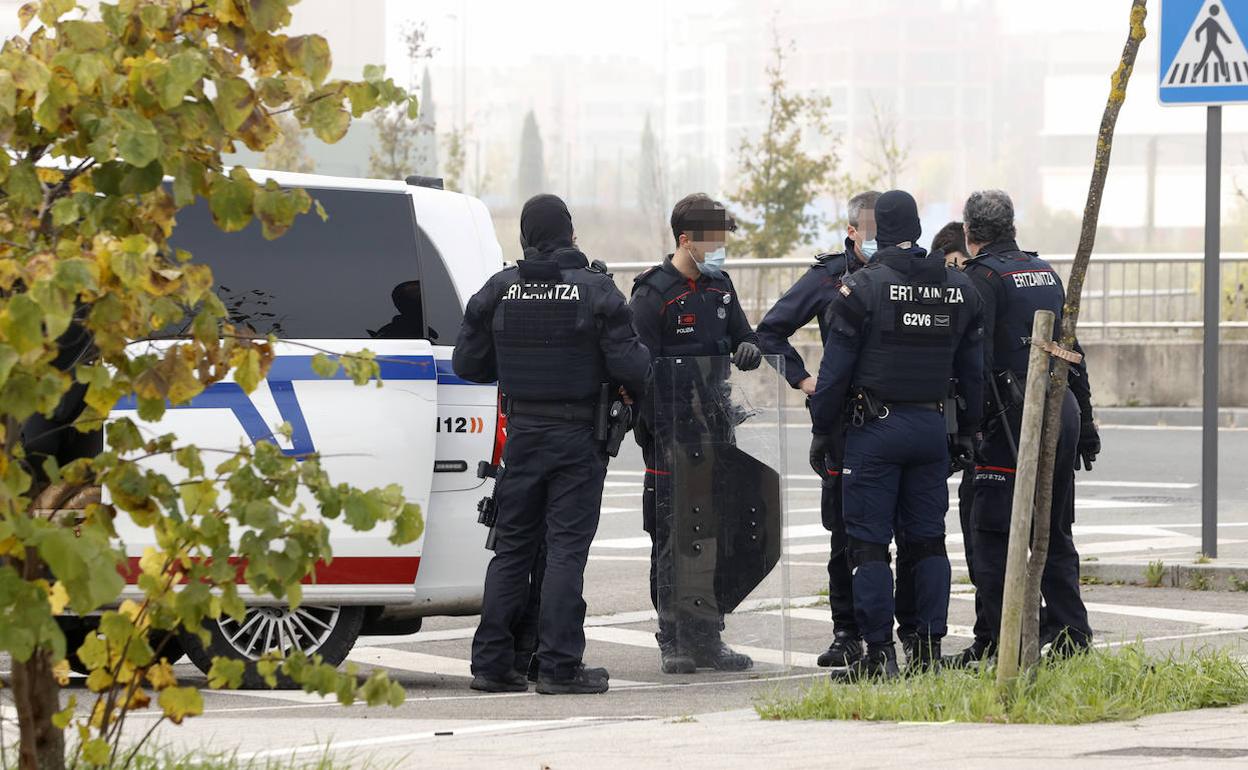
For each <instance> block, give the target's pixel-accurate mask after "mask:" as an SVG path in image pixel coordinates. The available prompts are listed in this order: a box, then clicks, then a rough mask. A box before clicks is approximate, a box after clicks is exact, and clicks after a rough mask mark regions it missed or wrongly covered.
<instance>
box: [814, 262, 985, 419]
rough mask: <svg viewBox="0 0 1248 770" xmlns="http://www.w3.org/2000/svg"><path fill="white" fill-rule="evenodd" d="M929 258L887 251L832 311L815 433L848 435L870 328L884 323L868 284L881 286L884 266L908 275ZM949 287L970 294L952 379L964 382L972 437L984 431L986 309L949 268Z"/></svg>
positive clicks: (965, 414)
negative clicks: (916, 262) (848, 413)
mask: <svg viewBox="0 0 1248 770" xmlns="http://www.w3.org/2000/svg"><path fill="white" fill-rule="evenodd" d="M926 254H927V252H925V251H924V250H923V249H921V248H918V247H914V248H910V249H900V248H887V249H881V250H880V251H879V252H878V253H876V255H875V256H874V257H872V259H871V262H870V263H868V267H867V269H866V270H865V271H864V272H862V273H860V274H858V275H856V276H855V277H854V278H853V279H851V280H850V281H849V283H847V284H846V288H845V290H844V291H838V292H837V294H836V297H835V299H834V301H833V302H832V303H830V304H831V307H830V309H829V311H828V316H829V320H831V321H832V324H833V325H832V327H831V329H830V330H829V331H830V333H829V334H828V341H827V344H826V345H825V346H824V351H823V361H822V363H821V364H820V365H819V378H818V387H817V389H816V390H815V394H814V395H813V396H811V398H810V416H811V423H812V426H811V432H812V433H814V434H816V435H835V434H837V433H838V432H839V431H841V430H843V427H844V423H843V417H844V414H845V402H846V399H847V398H848V396H849V393H850V389H851V385H852V384H853V383H854V380H855V372H856V370H857V366H858V360H859V358H860V356H861V354H862V349H863V343H864V342H865V341H866V340H867V339H868V338H869V337H870V336H871V335H870V333H869V328H868V327H869V326H870V325H871V324H872V323H873V322H875V323H879V321H878V320H876V319H874V318H873V314H874V313H875V312H876V311H877V310H879V309H880V308H878V307H873V306H870V305H868V306H865V307H864V306H862V305H861V303H862V302H863V301H868V302H870V298H871V297H873V296H875V297H878V296H879V295H877V294H874V293H873V292H871V291H868V290H866V284H871V283H873V282H878V281H880V280H881V279H880V278H879V276H880V275H881V273H880V272H879V267H878V266H882V265H887V266H889V267H893V268H895V269H898V270H901V271H902V272H903V273H904V272H905V270H906V269H907V267H906V263H907V262H908V261H909V260H910V259H912V258H914V257H920V258H921V257H924V256H925V255H926ZM940 258H941V257H940V256H939V255H937V256H935V257H927V259H933V260H935V259H940ZM872 266H876V267H872ZM947 282H948V285H950V286H954V287H958V288H962V289H964V292H963V296H964V297H965V299H966V301H967V303H968V307H969V314H968V318H969V319H970V320H969V323H967V324H966V326H965V329H964V330H963V331H962V332H961V336H960V337H959V338H958V340H957V345H956V347H955V349H954V350H953V351H952V373H953V376H954V377H956V378H957V380H958V393H959V395H960V396H962V397H963V398H964V399H965V401H966V403H967V404H968V407H967V410H966V411H965V412H961V411H959V414H958V423H959V426H958V427H959V431H960V432H962V433H967V434H971V433H974V432H975V430H976V429H977V428H978V425H979V421H980V417H981V415H982V410H983V409H982V408H983V366H984V362H983V323H984V322H983V308H982V303H981V302H980V299H979V296H978V295H977V293H976V292H975V290H974V289H973V288H972V283H971V280H970V279H969V278H967V277H966V276H965V275H963V274H962V273H961V272H960V271H957V270H954V269H953V268H948V276H947ZM853 283H858V284H860V285H859V286H857V287H854V290H853V291H851V288H850V284H853ZM908 363H910V362H908V361H905V360H901V361H898V362H897V367H898V373H899V374H900V373H902V372H904V370H905V368H906V366H907V364H908Z"/></svg>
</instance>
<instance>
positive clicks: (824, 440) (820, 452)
mask: <svg viewBox="0 0 1248 770" xmlns="http://www.w3.org/2000/svg"><path fill="white" fill-rule="evenodd" d="M844 455H845V442H844V441H843V440H838V438H837V436H835V435H833V434H825V435H820V434H818V433H816V434H814V435H812V436H811V437H810V469H811V470H813V471H814V472H815V475H817V476H818V477H819V478H821V479H826V478H827V477H828V469H829V468H832V469H836V468H837V467H839V466H840V464H841V461H842V459H843V457H844Z"/></svg>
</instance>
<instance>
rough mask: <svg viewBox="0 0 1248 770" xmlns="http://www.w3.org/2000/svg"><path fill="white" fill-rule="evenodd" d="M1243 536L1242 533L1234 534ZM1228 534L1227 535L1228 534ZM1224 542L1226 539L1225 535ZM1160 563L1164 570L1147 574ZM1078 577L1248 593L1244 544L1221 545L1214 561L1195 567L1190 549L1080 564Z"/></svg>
mask: <svg viewBox="0 0 1248 770" xmlns="http://www.w3.org/2000/svg"><path fill="white" fill-rule="evenodd" d="M1234 531H1236V532H1243V531H1244V530H1234ZM1228 532H1229V531H1228ZM1224 539H1230V537H1229V534H1228V536H1227V537H1226V538H1224ZM1156 562H1161V564H1162V565H1164V569H1163V570H1162V572H1161V573H1157V572H1156V571H1155V568H1153V570H1154V571H1152V572H1151V573H1150V566H1149V565H1150V564H1154V563H1156ZM1079 571H1080V574H1081V575H1082V576H1083V577H1084V578H1085V579H1095V580H1098V581H1100V582H1102V583H1132V584H1138V585H1147V584H1148V583H1149V579H1150V578H1151V579H1153V580H1157V578H1158V574H1160V582H1159V583H1157V585H1161V586H1168V587H1174V588H1190V589H1193V590H1200V591H1243V592H1248V542H1243V541H1239V540H1238V539H1236V540H1235V541H1234V542H1222V543H1219V544H1218V558H1216V559H1211V560H1209V562H1208V563H1206V564H1201V563H1199V557H1198V556H1197V554H1195V553H1193V552H1192V551H1191V550H1190V549H1188V550H1184V551H1181V552H1180V551H1176V550H1175V549H1159V550H1158V551H1156V552H1155V553H1148V554H1139V553H1137V554H1131V555H1128V556H1115V557H1114V558H1113V559H1106V560H1100V559H1097V560H1084V561H1082V562H1080V564H1079ZM1244 603H1245V605H1248V593H1245V594H1244Z"/></svg>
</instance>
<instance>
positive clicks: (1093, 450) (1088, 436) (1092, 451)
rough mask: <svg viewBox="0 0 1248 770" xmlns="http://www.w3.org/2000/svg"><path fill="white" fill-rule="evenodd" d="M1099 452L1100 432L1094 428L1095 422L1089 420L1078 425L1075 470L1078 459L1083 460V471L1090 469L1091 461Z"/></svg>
mask: <svg viewBox="0 0 1248 770" xmlns="http://www.w3.org/2000/svg"><path fill="white" fill-rule="evenodd" d="M1100 453H1101V434H1100V432H1099V431H1097V429H1096V423H1095V422H1092V421H1091V420H1089V421H1087V422H1085V423H1081V424H1080V425H1079V449H1078V456H1077V457H1076V458H1075V470H1079V463H1080V461H1082V462H1083V469H1084V470H1085V471H1090V470H1092V463H1094V462H1096V456H1097V455H1099V454H1100Z"/></svg>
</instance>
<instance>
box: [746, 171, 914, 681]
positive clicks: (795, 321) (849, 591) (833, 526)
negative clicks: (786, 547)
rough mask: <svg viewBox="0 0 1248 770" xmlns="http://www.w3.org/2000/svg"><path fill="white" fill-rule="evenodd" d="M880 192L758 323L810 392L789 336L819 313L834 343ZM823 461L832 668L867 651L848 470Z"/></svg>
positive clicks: (901, 616)
mask: <svg viewBox="0 0 1248 770" xmlns="http://www.w3.org/2000/svg"><path fill="white" fill-rule="evenodd" d="M879 197H880V194H879V193H878V192H875V191H868V192H863V193H858V194H857V195H855V196H854V197H852V198H850V199H849V204H848V206H847V207H846V209H847V210H846V217H847V219H848V226H847V227H846V237H845V250H844V251H842V252H839V253H827V254H820V255H819V256H817V257H816V258H815V264H813V265H811V267H810V269H809V270H807V271H806V273H805V274H803V275H802V277H801V278H799V279H798V281H797V283H795V284H793V286H792V288H790V289H789V290H788V291H787V292H785V294H784V296H782V297H781V298H780V299H779V300H777V302H776V304H775V305H774V306H773V307H772V308H771V310H769V311H768V312H767V315H766V316H764V317H763V320H762V322H761V323H759V325H758V341H759V347H761V348H762V350H763V353H764V354H765V355H780V356H783V357H784V364H785V366H784V376H785V378H786V379H787V380H788V381H789V384H790V385H791V386H793V387H794V388H795V389H798V390H801V391H802V392H803V393H805V394H806V395H807V396H810V395H811V394H813V393H814V392H815V376H814V375H813V374H811V373H810V372H809V371H808V370H807V369H806V363H805V362H804V361H803V360H802V356H801V354H800V353H798V352H797V350H796V349H795V348H794V347H793V345H792V344H791V343H790V342H789V338H791V337H792V336H793V335H794V334H796V333H797V331H798V330H799V329H801V328H802V327H804V326H805V325H806V324H808V323H810V322H811V321H812V320H815V319H817V320H818V322H819V338H820V341H821V342H823V343H824V344H827V340H828V327H827V323H826V321H825V317H824V311H825V310H826V309H827V306H828V303H829V302H831V301H832V299H833V297H836V296H838V295H837V290H838V289H839V288H840V286H841V281H842V280H843V279H844V278H845V276H847V275H849V274H851V273H853V272H854V271H856V270H858V268H860V267H862V266H863V265H865V264H866V263H867V260H868V259H870V257H871V255H873V254H874V253H875V250H876V240H875V202H876V201H877V200H878V199H879ZM823 460H824V458H822V457H818V458H812V465H811V468H812V470H814V471H815V473H816V474H818V475H819V477H820V479H821V480H822V483H821V487H822V489H821V495H820V501H819V509H820V512H821V515H822V519H823V526H824V528H825V529H827V530H828V531H829V532H830V533H832V535H831V554H830V555H829V557H828V604H829V605H830V606H831V608H832V629H833V630H832V643H831V644H830V645H828V649H827V650H825V651H824V652H822V653H821V654H820V655H819V658H818V660H817V661H816V662H817V663H818V664H819V665H820V666H825V667H826V666H836V667H843V666H848V665H850V664H852V663H853V662H855V661H856V660H858V659H859V658H861V657H862V637H861V635H859V633H858V626H857V624H856V622H855V621H854V595H853V585H852V577H851V575H850V573H849V561H848V559H847V557H846V551H845V520H844V518H843V517H842V516H841V469H840V468H839V467H837V468H828V467H825V466H824V465H823ZM906 556H907V554H904V553H899V554H898V556H897V572H898V575H899V576H902V578H901V579H899V580H898V583H897V593H896V603H897V619H898V623H899V629H898V636H900V638H901V641H902V648H903V649H905V650H906V651H907V654H908V653H909V651H910V649H911V648H912V647H913V644H912V642H913V639H914V624H915V619H914V593H913V591H912V590H911V588H912V581H908V580H906V579H904V576H905V575H909V574H910V570H909V568H910V564H909V560H908V559H907V558H906Z"/></svg>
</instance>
